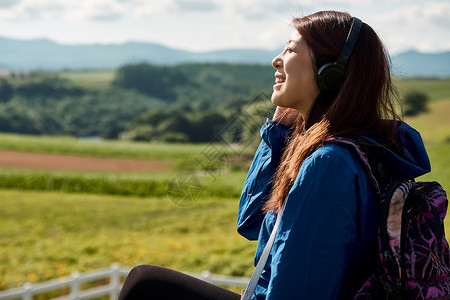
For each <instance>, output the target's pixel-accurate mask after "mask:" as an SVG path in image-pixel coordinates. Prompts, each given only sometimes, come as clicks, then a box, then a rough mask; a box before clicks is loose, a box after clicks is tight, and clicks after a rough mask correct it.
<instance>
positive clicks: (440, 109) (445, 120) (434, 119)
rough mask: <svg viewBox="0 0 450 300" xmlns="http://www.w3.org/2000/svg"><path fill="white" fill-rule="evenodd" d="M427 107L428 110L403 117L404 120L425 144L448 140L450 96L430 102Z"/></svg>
mask: <svg viewBox="0 0 450 300" xmlns="http://www.w3.org/2000/svg"><path fill="white" fill-rule="evenodd" d="M428 108H429V109H428V112H426V113H423V114H420V115H418V116H417V117H409V118H405V121H406V122H407V123H409V124H410V125H411V126H413V127H414V128H416V129H417V130H418V131H419V132H420V134H421V135H422V138H423V139H424V141H425V144H426V145H427V146H433V145H436V144H438V143H445V142H450V120H449V114H450V97H449V98H448V99H447V100H442V101H436V102H431V103H429V105H428Z"/></svg>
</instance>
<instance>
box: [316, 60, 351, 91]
mask: <svg viewBox="0 0 450 300" xmlns="http://www.w3.org/2000/svg"><path fill="white" fill-rule="evenodd" d="M344 77H345V70H344V69H342V68H340V67H339V66H338V65H337V64H336V63H335V62H332V63H328V64H325V65H323V66H322V67H321V68H320V69H319V71H318V72H317V76H316V82H317V86H318V87H319V89H320V90H321V91H332V90H336V89H338V88H340V87H341V85H342V83H343V82H344Z"/></svg>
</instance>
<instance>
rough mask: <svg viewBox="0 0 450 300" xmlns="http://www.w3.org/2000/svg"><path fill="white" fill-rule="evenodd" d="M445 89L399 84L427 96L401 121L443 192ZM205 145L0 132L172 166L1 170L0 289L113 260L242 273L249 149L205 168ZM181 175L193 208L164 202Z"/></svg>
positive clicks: (0, 140) (16, 143)
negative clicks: (189, 183) (421, 146)
mask: <svg viewBox="0 0 450 300" xmlns="http://www.w3.org/2000/svg"><path fill="white" fill-rule="evenodd" d="M83 74H84V73H83ZM83 74H81V73H80V74H79V77H77V76H78V75H77V74H66V76H68V78H70V80H74V81H77V80H78V82H79V83H80V84H88V83H87V82H91V80H94V78H89V79H86V78H87V77H84V75H85V74H84V75H83ZM108 74H109V73H107V72H105V73H104V74H103V75H102V76H103V77H101V78H102V79H101V80H103V83H104V84H106V83H107V82H108V80H111V78H112V77H111V76H110V75H108ZM82 75H83V76H82ZM91 76H93V77H95V76H96V75H95V73H92V74H91ZM99 78H100V76H99ZM99 80H100V79H99ZM396 80H397V81H400V79H396ZM449 83H450V80H449V79H445V80H437V79H436V80H418V79H408V80H404V79H401V86H399V88H400V91H401V92H402V93H404V92H405V91H407V90H411V89H413V88H414V89H415V90H421V91H422V90H423V91H426V93H428V94H429V97H430V99H431V100H432V101H431V102H430V105H429V111H428V112H427V113H424V114H421V115H419V116H417V117H414V118H408V119H406V121H407V122H408V123H410V124H411V125H412V126H413V127H415V128H417V129H418V130H419V131H420V133H421V134H422V136H423V138H424V141H425V143H426V147H427V150H428V152H429V156H430V159H431V162H432V172H431V173H430V174H427V175H425V176H423V177H422V178H420V179H421V180H437V181H439V182H441V183H442V184H443V186H444V187H445V188H446V189H447V190H448V191H450V172H449V170H450V156H449V155H448V154H449V153H450V121H449V118H448V116H447V115H448V114H449V113H450V88H449V87H450V84H449ZM211 146H212V145H211V144H196V145H194V144H164V143H137V142H122V141H97V140H96V141H93V140H80V139H76V138H70V137H48V136H45V137H39V136H25V135H15V134H0V150H10V151H21V152H37V153H54V154H72V155H80V156H94V157H105V158H110V157H118V158H132V159H149V160H173V161H174V164H173V168H172V169H170V170H168V171H166V172H164V173H155V172H141V173H105V172H72V171H70V172H69V171H45V170H24V169H13V168H2V169H0V203H1V204H2V209H1V210H0V232H1V237H0V290H2V289H7V288H11V287H16V286H20V285H23V284H24V283H25V282H39V281H43V280H48V279H51V278H55V277H59V276H66V275H70V274H71V273H72V272H73V271H75V270H76V271H81V272H83V271H88V270H93V269H98V268H104V267H108V266H110V265H111V264H112V263H115V262H117V263H119V264H120V265H123V266H130V267H131V266H134V265H137V264H141V263H151V264H157V265H162V266H166V267H170V268H175V269H178V270H183V271H187V272H201V271H203V270H209V271H211V272H212V273H218V274H228V275H236V276H249V275H250V274H251V271H252V269H253V267H252V262H253V260H252V258H253V253H254V249H255V243H253V242H248V241H247V240H245V239H244V238H242V237H240V236H239V235H238V234H237V233H236V217H237V206H238V198H239V193H240V189H241V187H242V184H243V181H244V179H245V176H246V172H245V170H246V168H247V167H248V164H249V153H251V152H252V151H253V150H254V149H245V151H244V152H243V153H242V155H234V154H233V152H232V150H231V149H229V148H228V147H226V145H220V144H214V145H213V146H214V147H217V149H219V150H218V151H219V152H220V153H223V154H226V155H227V156H228V157H230V158H231V160H230V164H229V165H226V166H224V165H220V166H219V168H218V169H214V168H212V169H207V168H206V169H205V168H204V167H201V166H200V165H199V164H198V162H199V160H198V158H200V159H205V156H204V154H205V150H207V149H209V147H211ZM190 175H194V177H195V178H196V179H197V180H198V183H199V184H200V186H201V187H202V189H201V193H200V194H199V195H198V196H199V197H197V198H195V199H196V200H195V202H189V201H190V200H189V199H187V200H186V199H185V200H186V201H185V202H178V201H179V199H178V198H172V196H173V195H172V196H171V197H169V194H168V192H169V190H170V188H169V186H170V183H171V182H173V179H174V178H179V179H180V180H182V179H183V178H186V176H190ZM446 229H447V232H450V218H446Z"/></svg>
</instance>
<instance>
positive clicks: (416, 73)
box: [392, 50, 450, 77]
mask: <svg viewBox="0 0 450 300" xmlns="http://www.w3.org/2000/svg"><path fill="white" fill-rule="evenodd" d="M392 64H393V66H394V70H393V73H394V74H396V75H399V76H406V77H450V51H448V52H442V53H421V52H418V51H414V50H410V51H407V52H403V53H400V54H398V55H395V56H393V57H392Z"/></svg>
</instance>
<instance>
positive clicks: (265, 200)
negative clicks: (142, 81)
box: [120, 11, 430, 299]
mask: <svg viewBox="0 0 450 300" xmlns="http://www.w3.org/2000/svg"><path fill="white" fill-rule="evenodd" d="M352 22H353V19H352V18H351V16H350V15H348V14H347V13H341V12H334V11H326V12H318V13H315V14H313V15H310V16H306V17H303V18H301V19H294V21H293V25H294V27H295V28H294V30H293V33H292V34H291V36H290V38H289V41H288V43H287V44H286V48H285V49H284V51H283V52H282V53H281V54H280V55H278V56H277V57H276V58H275V59H274V60H273V67H274V68H275V69H276V72H275V78H276V84H275V85H274V87H273V94H272V102H273V103H274V104H275V105H276V106H277V109H276V111H275V114H274V116H273V120H268V121H267V122H266V124H264V126H263V127H262V129H261V136H262V142H261V144H260V146H259V148H258V150H257V152H256V154H255V157H254V160H253V163H252V165H251V167H250V170H249V173H248V176H247V179H246V181H245V184H244V188H243V191H242V195H241V199H240V203H239V215H238V231H239V233H240V234H241V235H243V236H244V237H246V238H248V239H250V240H258V245H257V249H256V255H255V262H256V261H257V260H258V259H259V257H260V256H261V253H262V251H263V248H264V246H265V245H266V243H267V240H268V237H269V235H270V233H271V231H272V229H273V227H274V224H275V220H276V216H277V214H278V213H280V222H279V227H278V230H277V232H276V237H275V242H274V245H273V247H272V249H271V252H270V256H269V259H268V262H267V263H266V265H265V267H264V270H263V272H262V275H261V277H260V278H259V281H258V284H257V286H256V289H255V291H254V297H255V298H256V299H351V298H352V297H353V296H354V295H355V294H356V293H357V291H358V289H359V287H361V286H362V284H363V283H364V281H365V280H366V279H367V278H368V277H369V276H370V274H371V273H372V272H373V271H374V269H375V265H374V264H375V261H376V253H377V247H376V235H377V203H376V197H375V195H374V191H373V190H372V188H371V185H370V182H369V181H368V178H367V177H366V174H365V173H364V170H363V167H362V165H361V163H360V162H359V160H358V157H357V156H356V155H355V153H353V151H352V149H349V148H347V147H345V146H343V145H341V144H333V143H329V142H327V140H328V139H329V138H331V137H334V136H343V135H346V136H348V135H352V136H355V135H356V136H360V137H362V138H364V139H365V140H366V141H367V143H377V144H379V145H381V146H383V147H386V148H387V149H390V150H389V152H388V154H387V158H386V159H388V161H389V163H390V164H391V165H392V166H394V169H395V171H396V172H395V176H394V178H393V179H405V178H411V177H416V176H418V175H421V174H423V173H426V172H427V171H429V169H430V165H429V161H428V157H427V155H426V152H425V149H424V147H423V143H422V140H421V138H420V135H419V134H418V133H417V132H416V131H414V130H413V129H412V128H411V127H409V126H407V125H406V124H404V123H400V122H394V121H392V120H397V119H398V117H397V115H396V114H395V111H394V104H393V102H392V99H394V98H395V95H396V94H395V89H394V87H393V85H392V82H391V78H390V68H389V67H390V66H389V59H388V55H387V53H386V51H385V50H384V48H383V45H382V43H381V42H380V40H379V38H378V36H377V35H376V34H375V32H374V31H373V30H372V29H371V28H370V27H369V26H368V25H367V24H364V23H362V24H360V25H361V28H360V30H359V32H358V33H356V34H355V33H352V35H353V37H352V38H350V36H349V39H351V40H353V42H355V44H354V47H350V48H352V49H350V51H349V52H351V55H350V54H349V55H347V54H348V53H347V54H346V53H344V52H346V51H347V52H348V49H347V48H348V46H347V42H348V41H347V42H346V40H347V37H348V35H349V32H351V30H350V28H351V27H352V25H353V23H352ZM352 31H353V29H352ZM343 48H345V49H344V50H345V51H343ZM343 53H344V55H343ZM346 56H349V57H346ZM338 58H339V59H338ZM347 58H348V62H347V63H346V60H347ZM337 60H338V67H339V68H341V69H342V66H343V72H341V73H342V74H341V75H339V74H338V75H339V76H341V77H339V76H337V79H336V76H334V74H333V75H332V76H331V77H332V78H331V79H330V80H328V78H327V79H326V80H325V86H324V84H323V80H322V79H323V78H320V75H319V78H317V77H318V73H319V74H322V71H323V70H321V68H322V66H323V65H324V64H327V63H332V64H333V62H336V61H337ZM342 62H343V63H342ZM341 71H342V70H341ZM386 119H390V121H388V120H386ZM399 133H400V134H399ZM404 153H407V154H408V155H403V154H404ZM158 274H163V275H161V276H160V275H158ZM161 278H164V279H161ZM152 282H153V284H152ZM155 282H164V285H163V288H162V289H160V290H162V291H163V293H162V295H164V299H176V296H174V298H171V296H170V295H169V293H170V292H172V291H182V292H181V294H182V295H183V296H182V297H181V296H180V297H181V298H179V299H239V295H237V294H234V293H231V292H228V291H226V290H223V289H219V288H217V287H214V286H213V285H209V284H206V283H201V284H200V283H198V282H196V281H194V280H193V279H192V278H189V277H187V276H186V275H182V274H180V273H177V272H174V271H171V270H167V269H160V268H158V267H153V266H141V267H138V268H136V269H134V270H133V271H132V272H131V274H130V275H129V277H128V278H127V280H126V282H125V285H124V288H123V290H122V292H121V296H120V299H137V298H139V297H141V298H140V299H144V298H151V297H150V296H151V295H152V293H153V294H154V293H156V291H157V290H158V289H156V287H155V286H158V284H156V283H155ZM167 282H170V283H167ZM197 284H198V285H199V286H200V288H196V285H197ZM180 286H182V287H181V288H180ZM186 286H187V287H189V288H186ZM196 290H197V291H198V290H201V291H202V292H201V293H200V292H199V294H198V295H196V294H195V291H196ZM155 299H156V298H155Z"/></svg>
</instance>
